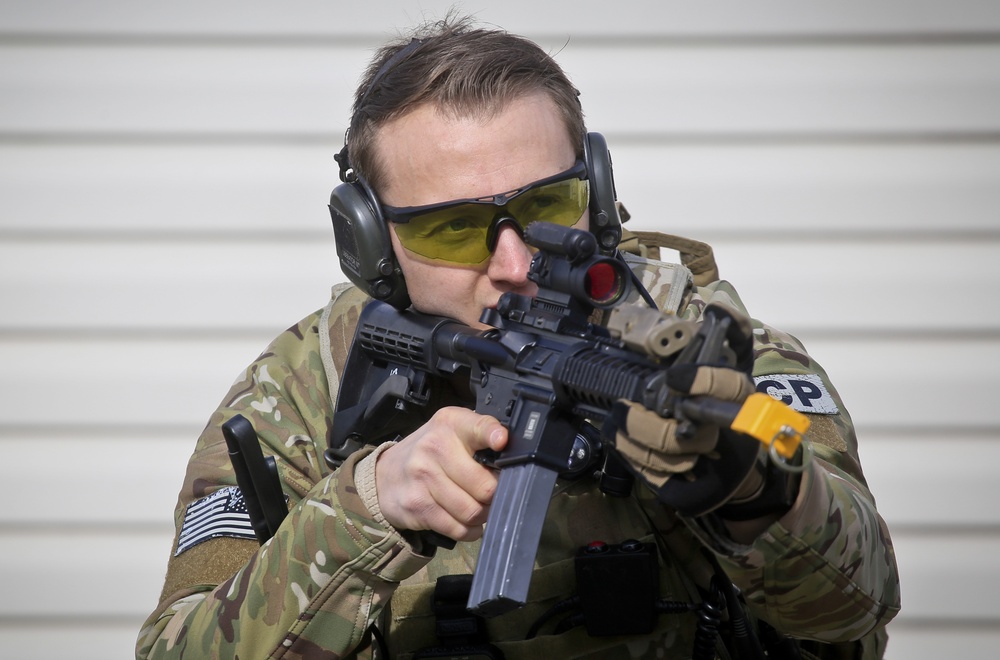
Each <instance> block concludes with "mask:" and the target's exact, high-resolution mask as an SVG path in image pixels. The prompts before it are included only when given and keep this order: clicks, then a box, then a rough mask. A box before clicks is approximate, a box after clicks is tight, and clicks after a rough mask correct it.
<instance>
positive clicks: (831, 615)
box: [136, 258, 899, 659]
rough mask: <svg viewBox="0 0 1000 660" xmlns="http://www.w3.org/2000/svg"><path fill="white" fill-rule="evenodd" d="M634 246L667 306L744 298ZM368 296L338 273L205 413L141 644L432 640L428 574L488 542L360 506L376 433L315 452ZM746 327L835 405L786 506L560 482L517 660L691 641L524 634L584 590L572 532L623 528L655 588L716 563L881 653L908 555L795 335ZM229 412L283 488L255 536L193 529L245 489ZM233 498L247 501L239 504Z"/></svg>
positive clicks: (600, 654)
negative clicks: (735, 504)
mask: <svg viewBox="0 0 1000 660" xmlns="http://www.w3.org/2000/svg"><path fill="white" fill-rule="evenodd" d="M631 261H632V266H633V269H634V270H635V271H636V272H638V273H639V274H640V275H641V277H642V279H643V281H644V284H645V285H646V287H647V289H649V291H650V292H651V293H652V294H653V295H654V297H655V298H656V299H657V300H658V302H660V303H661V306H662V308H663V309H673V310H676V311H677V312H678V313H679V314H680V315H681V316H682V317H684V318H691V319H697V318H699V316H700V314H701V312H702V310H703V309H704V307H705V306H706V305H707V304H708V303H710V302H718V303H722V304H725V305H729V306H732V307H735V308H736V309H739V310H741V311H744V312H745V310H744V309H743V304H742V302H741V301H740V300H739V298H738V296H737V294H736V292H735V290H734V289H733V288H732V287H731V286H730V285H729V284H728V283H726V282H724V281H716V282H713V283H711V284H710V285H708V286H705V287H692V286H691V280H690V272H688V271H687V269H686V268H684V267H683V266H671V265H666V264H660V263H658V262H651V261H647V260H637V259H635V258H633V259H632V260H631ZM365 302H366V299H365V298H364V296H363V295H362V294H361V293H360V292H359V291H358V290H357V289H356V288H354V287H350V286H346V285H340V286H338V287H335V288H334V296H333V300H332V301H331V303H330V304H329V305H327V307H326V308H325V309H323V310H320V311H318V312H316V313H314V314H313V315H311V316H309V317H307V318H306V319H304V320H303V321H301V322H300V323H299V324H297V325H295V326H293V327H291V328H289V329H288V330H287V331H285V332H284V333H283V334H281V335H280V336H279V337H278V338H277V339H276V340H275V341H274V342H273V343H272V344H271V345H270V346H269V347H268V348H267V349H266V350H265V351H264V353H262V354H261V355H260V357H258V358H257V360H256V361H255V362H254V363H253V364H251V365H250V367H249V368H248V369H247V370H246V373H245V374H244V375H243V376H242V377H241V378H240V379H239V380H238V381H237V382H236V383H235V384H234V385H233V387H232V389H231V390H230V392H229V394H228V395H227V396H226V398H225V400H224V401H223V403H222V404H221V405H220V406H219V408H218V410H217V411H216V412H215V413H214V414H213V415H212V417H211V419H210V420H209V423H208V425H207V426H206V428H205V430H204V432H203V433H202V435H201V437H200V439H199V441H198V444H197V447H196V449H195V452H194V455H193V456H192V457H191V459H190V462H189V464H188V469H187V475H186V477H185V480H184V485H183V488H182V490H181V492H180V496H179V500H178V504H177V508H176V510H175V522H176V525H177V530H178V538H176V539H175V543H174V548H173V551H172V552H171V557H170V561H169V564H168V570H167V576H166V582H165V585H164V588H163V593H162V596H161V602H160V605H159V607H158V608H157V609H156V610H155V611H154V612H153V613H152V614H151V615H150V617H149V618H148V620H147V621H146V623H145V625H144V627H143V629H142V631H141V633H140V635H139V638H138V641H137V646H136V657H137V658H192V657H198V658H202V657H214V658H265V657H270V658H353V657H371V654H372V648H373V643H372V634H371V632H370V630H369V626H370V624H371V623H372V622H373V621H374V622H377V625H378V628H379V630H381V631H382V632H381V636H382V637H384V644H385V646H386V647H387V648H388V649H389V652H390V653H391V655H392V657H400V658H409V657H412V653H413V652H414V651H415V650H418V649H421V648H424V647H427V646H432V645H434V644H435V643H436V639H435V632H434V623H435V620H434V616H433V614H432V612H431V605H430V603H431V593H432V588H433V583H434V581H435V580H436V579H437V578H438V577H440V576H442V575H449V574H460V573H471V572H472V570H473V568H474V567H475V559H476V556H477V552H478V543H459V544H458V545H457V546H456V547H455V549H453V550H444V549H440V548H439V549H437V551H436V552H429V553H424V552H422V551H421V548H420V547H419V546H416V545H414V544H413V543H411V542H410V540H409V539H411V538H412V537H411V535H409V534H407V533H405V532H400V531H399V530H396V529H393V528H391V527H390V526H388V525H386V524H384V523H380V522H379V521H378V520H377V519H376V516H373V514H372V513H370V512H369V510H368V508H367V507H366V506H365V505H364V503H363V499H362V497H361V495H360V494H359V485H358V484H357V483H356V482H355V466H356V465H357V463H358V462H359V461H360V460H361V459H362V458H363V456H365V455H367V454H368V453H370V451H371V448H367V449H365V450H362V451H360V452H357V453H355V454H353V455H351V456H350V457H349V458H348V460H347V461H345V462H344V464H343V465H342V466H341V467H339V468H338V469H336V470H334V471H331V469H330V468H329V467H328V466H327V464H326V462H325V461H324V458H323V453H324V451H325V450H326V449H327V447H328V443H329V438H330V434H331V428H332V425H333V410H334V402H335V400H336V395H337V391H338V387H339V380H340V376H339V373H338V369H339V368H340V367H341V366H342V365H343V364H344V362H345V360H346V355H347V352H348V349H349V346H350V344H351V342H352V339H353V332H354V327H355V324H356V323H357V319H358V314H359V312H360V310H361V308H362V307H363V305H364V303H365ZM754 328H755V331H754V337H755V367H754V376H755V377H756V379H757V380H758V381H759V382H762V383H765V384H766V387H768V388H770V389H769V391H770V392H771V393H772V395H776V396H782V397H784V396H786V395H788V397H787V398H788V400H791V398H792V395H794V394H795V393H796V390H795V387H794V385H795V383H794V381H793V380H792V379H794V378H796V377H801V378H804V379H805V381H807V385H808V387H809V388H810V389H808V392H817V391H822V396H821V395H820V394H813V395H811V396H813V397H818V398H817V399H816V400H814V401H812V403H819V402H820V399H822V401H823V403H824V405H822V406H819V405H817V406H816V408H817V410H819V411H820V412H821V414H810V418H811V421H812V425H811V427H810V430H809V432H808V433H807V435H806V441H807V442H809V443H811V446H812V448H813V450H814V460H812V461H811V462H810V463H809V465H808V467H807V469H806V471H805V473H804V475H803V478H802V481H801V485H800V490H799V495H798V498H797V500H796V502H795V503H794V505H793V507H792V508H791V510H789V511H788V513H787V514H785V515H784V516H783V517H782V518H781V519H780V520H778V521H777V522H776V523H774V524H773V525H771V526H770V528H768V529H767V530H766V531H765V532H764V533H763V534H761V535H760V536H759V537H758V538H757V539H756V540H755V541H754V542H753V543H752V544H751V545H740V544H738V543H735V542H733V541H732V540H729V539H728V538H727V537H726V535H725V534H721V533H716V532H712V531H710V530H711V528H710V527H709V526H707V525H704V524H702V522H703V521H699V520H696V519H695V520H692V519H686V518H682V517H680V516H678V515H677V514H675V513H674V512H673V511H671V510H669V509H667V508H666V507H665V506H663V505H661V504H659V503H658V502H657V501H656V500H655V499H654V498H653V497H652V496H651V494H650V492H649V491H648V489H646V488H643V487H641V486H638V485H637V486H636V487H635V488H633V492H632V495H631V496H630V497H627V498H611V497H607V496H604V495H602V494H601V492H600V491H599V489H598V488H597V484H596V482H595V481H594V480H593V479H592V478H589V477H587V478H580V479H577V480H575V481H560V482H558V484H557V488H556V492H555V494H554V496H553V498H552V501H551V504H550V509H549V512H548V516H547V518H546V526H545V531H544V533H543V537H542V540H541V543H540V547H539V552H538V556H537V559H536V565H535V572H534V575H533V578H532V586H531V590H530V591H529V596H528V603H527V604H526V605H525V607H523V608H521V609H518V610H515V611H513V612H510V613H508V614H504V615H501V616H498V617H495V618H491V619H489V620H488V621H487V627H488V632H489V639H490V642H491V643H492V644H494V645H495V646H497V647H498V648H500V649H501V650H502V651H503V652H504V653H505V655H506V657H507V658H508V659H512V658H521V657H523V658H538V657H547V658H570V657H593V658H611V659H613V658H647V657H648V658H671V657H678V658H681V657H690V656H691V652H692V645H693V643H694V635H695V629H696V626H697V616H696V614H694V613H686V614H661V615H660V616H659V617H658V619H657V621H658V624H657V626H656V628H655V630H654V631H653V632H652V633H650V634H648V635H643V636H636V637H628V638H623V637H590V636H588V635H587V633H586V631H585V630H584V629H583V628H581V627H576V628H572V629H571V630H569V631H566V632H561V633H560V634H554V632H553V631H552V627H543V628H542V629H541V631H540V632H539V634H537V635H535V636H534V637H533V638H532V639H529V640H525V636H526V633H527V631H528V630H529V629H530V628H531V626H532V624H533V623H534V622H536V621H537V620H538V619H539V617H541V616H542V614H543V613H544V612H546V611H547V610H548V609H549V608H550V607H551V606H552V605H553V604H554V603H556V602H559V601H561V600H563V599H565V598H566V597H567V596H570V595H571V594H572V593H573V592H574V578H573V564H572V562H573V559H572V558H573V555H574V554H575V552H576V550H577V548H579V547H580V546H582V545H585V544H587V543H590V542H592V541H595V540H600V541H604V542H606V543H609V544H613V543H619V542H621V541H623V540H625V539H638V540H641V541H651V542H654V543H655V544H656V547H657V548H658V551H659V566H660V594H661V596H663V597H666V598H669V599H671V600H676V601H694V602H697V601H699V600H701V598H702V596H701V594H702V593H703V592H702V591H701V589H702V588H704V587H705V586H707V584H708V582H709V580H710V578H711V575H712V570H713V569H712V563H713V562H717V563H718V565H719V566H721V568H722V569H723V570H724V571H725V573H727V574H728V576H729V578H730V579H731V580H732V581H733V583H735V585H736V586H737V587H738V589H739V591H740V592H741V593H742V595H743V597H744V599H745V601H746V603H747V606H748V609H749V612H750V613H751V615H752V616H753V617H754V618H757V619H759V620H762V621H765V622H767V623H768V624H770V626H773V627H774V628H776V629H777V630H779V631H781V632H783V633H784V634H786V635H789V636H792V637H795V638H798V639H801V640H804V641H802V642H801V646H802V650H803V657H806V658H809V657H818V658H861V657H864V658H880V657H882V654H883V652H884V648H885V644H886V635H885V632H884V626H885V624H886V623H887V622H888V621H889V620H891V619H892V617H893V616H894V615H895V613H896V612H897V611H898V609H899V591H898V582H897V572H896V565H895V559H894V555H893V549H892V545H891V541H890V538H889V534H888V531H887V529H886V526H885V524H884V522H883V521H882V519H881V518H880V516H879V514H878V512H877V511H876V508H875V503H874V500H873V498H872V495H871V493H870V492H869V490H868V487H867V484H866V482H865V479H864V476H863V474H862V471H861V466H860V463H859V459H858V447H857V440H856V437H855V434H854V429H853V426H852V422H851V419H850V417H849V415H848V413H847V411H846V410H845V408H844V405H843V403H842V401H841V399H840V397H839V394H838V393H837V392H836V390H835V389H834V388H833V386H832V384H831V383H830V382H829V379H828V378H827V376H826V373H825V372H824V371H823V369H822V368H821V367H820V366H819V365H818V364H817V363H816V362H815V361H814V360H813V359H812V358H810V357H809V356H808V355H807V353H806V352H805V349H804V348H803V347H802V345H801V344H800V343H799V342H798V341H797V340H796V339H795V338H793V337H791V336H789V335H787V334H783V333H781V332H779V331H777V330H775V329H773V328H770V327H768V326H766V325H763V324H761V323H759V322H756V321H755V322H754ZM765 377H766V378H765ZM824 386H825V390H824V389H823V387H824ZM759 387H764V385H759ZM816 387H818V388H819V390H817V389H816ZM806 398H807V399H808V398H809V397H806ZM806 403H807V404H808V403H809V401H808V400H807V401H806ZM800 409H805V410H808V409H809V408H808V405H807V406H806V407H804V408H803V407H801V406H800ZM236 414H241V415H243V416H244V417H246V418H247V419H249V420H250V421H251V423H252V424H253V426H254V428H255V429H256V431H257V432H258V434H259V436H260V439H261V446H262V449H263V450H264V452H265V454H269V455H273V456H275V457H277V463H278V468H279V471H280V477H281V481H282V484H283V488H284V492H285V495H286V496H287V498H288V500H289V502H288V505H289V513H288V516H287V518H286V519H285V521H284V522H283V523H282V525H281V527H280V528H279V529H278V531H277V533H276V534H275V535H274V536H273V538H271V539H270V541H268V542H267V543H266V544H264V545H263V546H260V545H258V543H257V541H255V540H253V537H252V535H250V534H247V533H246V529H243V530H242V531H239V530H236V529H230V530H228V531H227V528H222V529H217V530H216V531H215V532H213V533H209V532H208V531H205V530H202V531H201V532H200V533H198V532H192V531H191V530H192V528H193V527H194V526H195V523H196V522H197V520H195V519H196V518H197V517H198V516H202V515H206V514H205V513H204V511H207V510H208V509H209V505H210V504H213V503H215V504H217V503H218V500H219V499H220V498H221V497H222V495H227V496H231V495H233V493H234V491H236V489H234V488H232V487H233V486H234V485H235V484H236V479H235V476H234V474H233V469H232V467H231V465H230V459H229V456H228V453H227V448H226V443H225V441H224V439H223V436H222V433H221V431H220V425H221V424H222V423H223V422H224V421H225V420H227V419H228V418H230V417H232V416H234V415H236ZM213 494H214V495H213ZM232 508H234V509H236V510H237V516H238V509H239V506H238V503H237V506H235V507H232ZM216 510H218V509H216ZM212 515H221V514H212ZM192 538H194V541H192ZM178 547H180V551H178ZM724 653H725V652H724V650H721V649H720V654H723V655H724Z"/></svg>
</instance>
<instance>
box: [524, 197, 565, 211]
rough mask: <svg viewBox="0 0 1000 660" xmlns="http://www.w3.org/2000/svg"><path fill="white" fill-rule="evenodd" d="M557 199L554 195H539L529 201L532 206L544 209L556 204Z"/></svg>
mask: <svg viewBox="0 0 1000 660" xmlns="http://www.w3.org/2000/svg"><path fill="white" fill-rule="evenodd" d="M558 203H559V198H558V197H556V196H555V195H539V196H537V197H535V198H534V199H533V200H531V204H532V206H534V207H535V208H538V209H544V208H548V207H550V206H552V205H553V204H558Z"/></svg>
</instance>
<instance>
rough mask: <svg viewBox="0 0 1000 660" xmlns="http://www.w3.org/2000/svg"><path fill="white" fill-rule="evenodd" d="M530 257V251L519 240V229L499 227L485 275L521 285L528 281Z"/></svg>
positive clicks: (512, 226)
mask: <svg viewBox="0 0 1000 660" xmlns="http://www.w3.org/2000/svg"><path fill="white" fill-rule="evenodd" d="M531 257H532V251H531V250H530V249H529V248H528V246H527V245H526V244H525V243H524V240H523V239H522V238H521V232H520V230H519V228H518V227H516V226H514V225H506V226H504V227H501V228H500V232H499V235H498V236H497V241H496V248H494V250H493V254H492V255H491V256H490V265H489V268H488V269H487V275H489V277H490V279H493V280H505V281H507V282H513V283H515V284H523V283H525V282H527V281H528V267H529V266H530V265H531Z"/></svg>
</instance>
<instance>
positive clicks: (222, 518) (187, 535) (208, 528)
mask: <svg viewBox="0 0 1000 660" xmlns="http://www.w3.org/2000/svg"><path fill="white" fill-rule="evenodd" d="M218 536H232V537H235V538H240V539H256V538H257V535H256V534H255V533H254V531H253V525H252V524H250V514H249V513H247V505H246V502H245V501H244V500H243V493H242V492H241V491H240V489H239V488H237V487H236V486H229V487H228V488H222V489H219V490H217V491H215V492H214V493H212V494H211V495H208V496H207V497H203V498H201V499H200V500H198V501H196V502H192V503H191V504H189V505H188V508H187V511H186V512H185V513H184V523H183V524H182V525H181V533H180V537H179V538H178V539H177V552H176V553H174V556H175V557H176V556H177V555H179V554H181V553H182V552H184V551H185V550H190V549H191V548H193V547H194V546H196V545H198V544H199V543H201V542H203V541H207V540H208V539H214V538H216V537H218Z"/></svg>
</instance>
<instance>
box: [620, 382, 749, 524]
mask: <svg viewBox="0 0 1000 660" xmlns="http://www.w3.org/2000/svg"><path fill="white" fill-rule="evenodd" d="M667 382H668V383H670V385H671V388H672V389H674V390H677V391H678V392H681V393H684V394H689V395H691V396H707V397H712V398H714V399H719V400H722V401H731V402H734V403H741V402H743V401H744V400H745V399H746V398H747V397H748V396H749V395H750V394H752V393H753V391H754V387H753V383H752V382H751V380H750V378H749V377H748V376H747V375H746V374H745V373H743V372H741V371H737V370H735V369H728V368H725V367H705V366H702V367H699V366H696V365H689V364H686V365H680V366H677V367H671V368H670V369H668V371H667ZM603 431H604V435H605V437H606V438H608V439H612V438H613V441H614V445H615V448H616V449H617V450H618V452H619V453H620V454H621V455H622V457H623V458H624V459H625V462H626V463H627V464H628V465H629V467H630V468H631V469H632V470H633V471H634V472H635V473H637V475H638V476H639V477H640V478H641V479H642V480H643V481H644V482H645V483H646V484H647V485H648V486H649V487H650V488H651V489H652V490H653V492H655V493H656V495H657V497H658V498H659V499H660V500H661V501H662V502H664V503H665V504H667V505H669V506H671V507H672V508H674V509H676V510H677V511H678V512H679V513H681V514H684V515H691V516H697V515H702V514H705V513H708V512H709V511H712V510H714V509H716V508H718V507H720V506H721V505H723V504H724V503H725V502H726V501H728V500H729V499H730V498H731V497H733V496H734V495H736V494H737V491H738V490H739V491H741V492H740V493H739V495H740V496H743V495H744V492H742V491H745V490H747V489H746V488H740V487H741V485H743V484H744V482H745V481H750V480H748V479H747V477H748V475H750V473H751V471H752V468H753V467H754V465H755V463H756V461H757V458H758V452H759V449H760V444H759V443H758V442H757V441H756V440H753V439H752V438H747V437H744V436H741V435H739V434H737V433H734V432H732V431H729V430H728V429H725V430H723V431H721V432H720V429H719V428H718V427H717V426H713V425H710V424H691V423H690V422H679V421H678V420H676V419H673V418H666V419H665V418H663V417H660V416H659V415H657V414H656V413H655V412H653V411H651V410H647V409H646V408H644V407H643V406H641V405H640V404H637V403H632V402H629V401H624V400H622V401H619V402H618V403H616V404H615V406H614V407H613V409H612V412H611V415H610V416H609V418H608V419H607V420H606V422H605V425H604V429H603ZM758 486H759V481H758V483H757V484H747V488H749V489H755V488H756V487H758Z"/></svg>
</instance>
